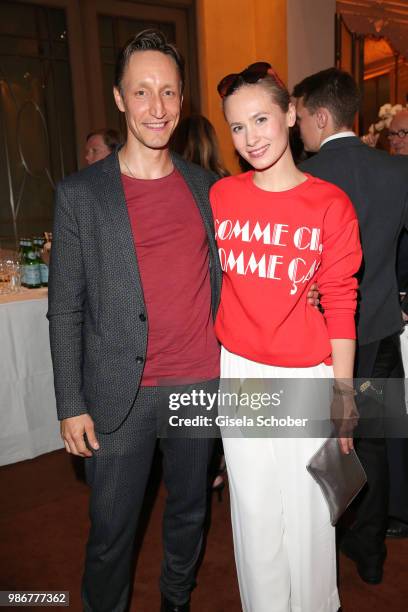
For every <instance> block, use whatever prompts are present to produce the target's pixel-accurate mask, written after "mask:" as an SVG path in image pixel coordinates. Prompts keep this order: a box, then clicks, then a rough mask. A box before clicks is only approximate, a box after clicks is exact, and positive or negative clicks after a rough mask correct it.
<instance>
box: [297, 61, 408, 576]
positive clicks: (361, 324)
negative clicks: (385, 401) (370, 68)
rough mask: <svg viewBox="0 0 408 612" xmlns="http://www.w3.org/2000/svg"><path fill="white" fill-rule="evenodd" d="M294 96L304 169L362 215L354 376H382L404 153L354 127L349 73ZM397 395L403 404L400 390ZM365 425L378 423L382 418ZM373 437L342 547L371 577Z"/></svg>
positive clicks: (362, 442) (374, 546) (389, 334)
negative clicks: (368, 140) (371, 143)
mask: <svg viewBox="0 0 408 612" xmlns="http://www.w3.org/2000/svg"><path fill="white" fill-rule="evenodd" d="M293 95H294V97H295V98H296V110H297V116H298V124H299V128H300V133H301V137H302V140H303V143H304V145H305V149H306V150H307V151H309V152H318V153H317V155H315V156H314V157H311V158H310V159H308V160H307V161H304V162H302V164H301V166H300V167H301V169H302V170H304V171H306V172H309V173H310V174H312V175H315V176H317V177H319V178H322V179H325V180H326V181H329V182H332V183H334V184H335V185H337V186H339V187H340V188H341V189H343V190H344V191H345V192H346V193H347V194H348V196H349V197H350V199H351V201H352V202H353V204H354V206H355V209H356V212H357V216H358V220H359V225H360V232H361V242H362V247H363V266H362V269H361V271H360V303H359V311H358V350H357V357H356V365H355V376H356V377H357V378H363V379H368V380H370V379H372V378H380V379H386V378H388V377H389V376H390V375H391V373H392V372H395V368H396V367H397V366H399V367H400V375H401V354H400V343H399V333H400V331H401V326H402V318H401V310H400V306H399V300H398V286H397V280H396V274H395V257H396V248H397V241H398V236H399V235H400V233H401V229H402V228H403V226H404V224H406V223H407V221H408V215H407V206H408V181H407V177H408V159H405V158H402V157H398V158H397V157H391V156H389V155H388V154H387V153H385V152H383V151H378V150H376V149H373V148H371V147H368V146H366V145H364V144H363V143H362V142H361V141H360V139H359V138H357V136H356V135H355V134H354V133H353V131H352V126H353V122H354V118H355V115H356V112H357V110H358V107H359V101H360V96H359V91H358V88H357V85H356V83H355V82H354V80H353V78H352V77H351V76H350V75H349V74H347V73H345V72H341V71H340V70H337V69H335V68H330V69H328V70H323V71H321V72H319V73H316V74H313V75H311V76H309V77H307V78H306V79H304V80H303V81H302V82H301V83H299V84H298V85H296V86H295V88H294V92H293ZM394 375H395V374H394ZM402 376H403V370H402ZM374 382H375V381H374ZM370 389H371V391H372V390H373V389H372V388H370ZM377 391H378V392H379V393H380V392H381V391H382V389H377ZM374 393H376V392H374ZM398 399H399V400H400V403H401V411H402V410H403V409H404V403H403V393H401V397H400V398H398ZM358 403H359V409H360V413H361V415H362V416H365V415H366V414H367V415H369V414H370V413H372V411H373V410H375V409H376V406H378V402H376V401H374V402H373V401H372V400H370V398H369V397H368V396H364V395H363V394H359V397H358ZM370 425H372V426H373V427H379V426H380V425H381V419H376V420H375V422H373V423H371V424H370ZM370 436H371V437H361V438H360V439H359V440H358V441H357V444H356V450H357V453H358V454H359V457H360V459H361V461H362V463H363V466H364V468H365V470H366V473H367V477H368V486H367V487H366V489H365V491H364V493H363V494H362V496H361V498H360V502H359V504H358V508H357V517H356V521H355V523H354V525H353V526H352V529H351V530H349V531H348V532H347V534H346V536H345V537H344V539H343V542H342V550H343V551H344V552H345V553H346V554H347V555H348V556H349V557H351V558H353V560H355V561H356V563H357V569H358V572H359V574H360V577H361V578H362V579H363V580H364V581H366V582H368V583H373V584H375V583H378V582H380V581H381V580H382V566H383V562H384V559H385V554H386V549H385V544H384V539H385V533H386V528H387V518H388V489H389V478H388V463H387V450H386V441H385V438H384V431H383V429H382V428H381V427H379V431H378V437H375V436H376V430H375V429H374V430H373V431H371V433H370Z"/></svg>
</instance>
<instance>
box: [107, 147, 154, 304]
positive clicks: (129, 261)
mask: <svg viewBox="0 0 408 612" xmlns="http://www.w3.org/2000/svg"><path fill="white" fill-rule="evenodd" d="M102 171H103V173H104V178H105V180H104V181H103V183H102V186H101V187H102V188H101V203H102V205H103V208H104V209H105V212H106V214H107V215H108V216H109V218H110V226H111V228H112V240H114V241H115V243H116V245H117V250H118V253H120V254H121V256H122V258H123V261H124V264H125V266H126V268H127V269H128V272H129V276H130V277H131V279H132V284H133V286H134V287H135V290H136V292H137V295H138V297H139V299H140V300H141V301H142V302H143V304H144V296H143V288H142V283H141V279H140V273H139V265H138V263H137V257H136V252H135V244H134V240H133V233H132V227H131V224H130V219H129V215H128V210H127V205H126V200H125V194H124V191H123V186H122V180H121V175H120V166H119V159H118V149H117V150H116V152H114V153H112V155H109V156H108V157H106V158H105V160H104V164H103V169H102Z"/></svg>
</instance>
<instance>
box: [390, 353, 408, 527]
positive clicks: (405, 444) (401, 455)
mask: <svg viewBox="0 0 408 612" xmlns="http://www.w3.org/2000/svg"><path fill="white" fill-rule="evenodd" d="M391 377H392V378H393V379H394V380H396V379H402V380H403V379H404V377H405V374H404V366H403V364H402V359H401V360H400V361H399V362H398V363H397V365H396V367H395V368H394V370H393V371H392V373H391ZM393 382H394V381H393ZM402 396H403V399H402V404H403V409H404V419H403V421H402V423H401V425H402V427H400V428H399V430H400V431H401V436H404V437H401V438H396V437H395V436H393V437H389V438H387V454H388V465H389V472H390V499H389V506H388V514H389V516H392V517H394V518H397V519H399V520H401V521H404V522H406V523H408V437H407V436H408V427H407V421H408V417H407V414H406V406H405V385H404V384H403V385H402Z"/></svg>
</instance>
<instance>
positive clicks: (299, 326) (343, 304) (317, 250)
mask: <svg viewBox="0 0 408 612" xmlns="http://www.w3.org/2000/svg"><path fill="white" fill-rule="evenodd" d="M218 91H219V93H220V95H221V98H222V102H223V109H224V114H225V118H226V120H227V122H228V125H229V127H230V129H231V133H232V139H233V142H234V146H235V148H236V150H237V151H238V153H239V154H240V155H241V156H242V157H243V158H244V159H245V160H246V161H247V162H249V163H250V164H251V166H252V167H253V170H251V171H249V172H247V173H244V174H241V175H238V176H232V177H227V178H224V179H222V180H220V181H219V182H217V183H216V184H215V185H214V186H213V188H212V191H211V196H210V199H211V205H212V208H213V213H214V219H215V229H216V238H217V244H218V247H219V256H220V260H221V265H222V268H223V271H224V279H223V287H222V294H221V304H220V308H219V311H218V315H217V320H216V333H217V336H218V339H219V340H220V342H221V344H222V347H223V348H222V358H221V377H222V378H223V379H241V381H242V380H245V379H248V378H251V379H270V378H288V377H289V378H297V379H305V378H306V379H310V378H314V379H318V378H325V379H327V378H330V377H333V376H334V378H336V379H342V381H343V383H344V380H348V381H351V380H352V376H353V361H354V350H355V324H354V314H355V307H356V289H357V281H356V279H355V278H354V276H353V275H354V274H355V273H356V272H357V270H358V269H359V266H360V262H361V248H360V243H359V231H358V225H357V218H356V214H355V212H354V209H353V206H352V204H351V202H350V200H349V199H348V198H347V196H346V195H345V194H344V193H343V192H342V191H341V190H340V189H338V188H337V187H335V186H334V185H331V184H330V183H326V182H324V181H321V180H319V179H317V178H314V177H312V176H310V175H305V174H303V173H302V172H300V171H299V170H298V169H297V168H296V166H295V164H294V161H293V158H292V154H291V151H290V147H289V128H290V127H291V126H293V125H294V123H295V121H296V113H295V109H294V107H293V105H292V104H291V103H290V98H289V94H288V92H287V90H286V88H285V87H284V85H283V83H282V82H281V81H280V79H279V77H278V76H277V75H276V73H275V72H274V71H273V69H272V68H271V67H270V65H269V64H266V63H264V62H258V63H257V64H253V65H252V66H250V67H249V68H247V69H246V70H244V71H242V72H241V73H238V74H232V75H228V76H227V77H225V78H224V79H223V80H222V81H221V82H220V84H219V85H218ZM316 281H317V282H318V286H319V290H320V293H321V305H322V307H323V309H324V314H322V313H321V312H320V311H319V310H317V309H316V308H314V307H313V306H311V305H310V304H308V302H307V292H308V290H309V289H310V286H311V284H312V283H313V282H316ZM315 382H316V381H315ZM294 384H295V383H294V382H293V383H292V385H294ZM350 384H351V383H350ZM309 387H310V389H311V388H312V385H309ZM341 392H342V393H344V394H349V396H350V397H351V399H350V400H348V401H351V402H353V398H352V393H353V391H352V387H349V388H348V387H347V386H346V387H344V385H343V386H342V388H341ZM304 399H306V398H304ZM287 412H288V413H290V409H288V410H287ZM264 430H265V428H262V431H261V430H259V432H258V433H252V435H251V437H245V436H240V437H234V434H230V431H229V428H228V427H226V428H225V429H224V431H223V442H224V449H225V456H226V460H227V466H228V473H229V482H230V493H231V514H232V525H233V533H234V548H235V558H236V564H237V571H238V580H239V586H240V593H241V600H242V606H243V610H244V612H336V611H337V610H338V608H339V606H340V603H339V597H338V593H337V587H336V562H335V535H334V528H333V527H332V526H331V524H330V519H329V512H328V508H327V506H326V503H325V501H324V499H323V496H322V494H321V491H320V489H319V487H318V485H317V484H316V483H315V482H314V480H313V479H312V477H311V476H310V474H309V473H308V472H307V470H306V464H307V463H308V461H309V460H310V458H311V456H312V455H313V453H314V452H315V451H316V450H317V448H318V447H319V446H320V445H321V443H322V440H321V439H317V438H312V437H309V438H278V437H272V436H270V435H269V436H268V435H267V434H265V433H264ZM254 436H259V437H254ZM262 436H263V437H262ZM339 444H340V445H341V447H342V450H343V452H348V451H349V449H350V448H352V438H342V439H339Z"/></svg>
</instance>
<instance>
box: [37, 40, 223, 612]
mask: <svg viewBox="0 0 408 612" xmlns="http://www.w3.org/2000/svg"><path fill="white" fill-rule="evenodd" d="M182 91H183V62H182V58H181V56H180V54H179V52H178V51H177V49H176V48H175V47H173V46H172V45H169V44H168V43H167V41H166V40H165V38H164V36H163V35H162V34H161V33H160V32H156V31H154V30H147V31H144V32H141V33H140V34H138V35H137V36H135V37H134V38H133V39H132V40H131V41H130V42H129V43H128V44H127V45H126V47H125V48H124V49H123V50H122V51H121V53H120V55H119V58H118V62H117V66H116V78H115V87H114V96H115V100H116V103H117V106H118V108H119V110H120V111H122V112H123V113H124V116H125V119H126V124H127V141H126V143H125V145H124V146H123V147H122V148H119V149H118V150H117V151H115V152H114V153H112V154H111V155H109V156H108V157H107V158H105V159H104V160H101V161H99V162H97V163H95V164H93V165H92V166H90V167H88V168H86V169H84V170H82V171H81V172H79V173H77V174H75V175H73V176H70V177H68V178H67V179H65V180H64V181H62V183H60V184H59V185H58V189H57V194H56V207H55V222H54V230H53V231H54V233H53V237H54V242H53V251H52V257H51V264H50V280H49V310H48V318H49V322H50V340H51V349H52V358H53V364H54V375H55V391H56V398H57V408H58V417H59V419H60V420H61V432H62V437H63V440H64V443H65V447H66V449H67V451H68V452H69V453H72V454H74V455H80V456H83V457H86V473H87V479H88V482H89V484H90V485H91V500H90V519H91V529H90V534H89V540H88V545H87V551H86V561H85V571H84V577H83V586H82V593H83V604H84V609H85V610H86V611H92V612H121V611H123V610H125V609H126V608H127V606H128V598H129V586H130V581H131V560H132V545H133V540H134V535H135V531H136V526H137V522H138V517H139V512H140V508H141V505H142V501H143V497H144V492H145V487H146V482H147V479H148V476H149V472H150V467H151V461H152V457H153V452H154V449H155V444H156V438H157V431H158V426H159V424H160V421H161V411H163V410H164V411H165V410H166V408H168V406H163V403H164V402H163V397H164V396H163V394H162V393H161V390H162V388H163V386H165V387H168V386H170V387H171V388H172V389H173V390H175V391H177V392H182V391H187V392H188V391H191V390H192V389H194V390H196V391H200V390H201V389H203V390H204V391H205V392H211V393H213V392H216V390H217V386H218V376H219V370H218V368H219V352H218V343H217V340H216V338H215V335H214V331H213V317H214V316H215V313H216V310H217V306H218V301H219V294H220V287H221V269H220V266H219V262H218V256H217V252H216V246H215V242H214V227H213V221H212V216H211V210H210V206H209V201H208V191H209V188H210V186H211V184H212V183H213V182H214V180H215V177H214V176H212V175H211V174H209V173H208V172H206V171H204V170H202V169H201V168H199V167H198V166H195V165H193V164H190V163H186V162H184V161H183V160H182V159H181V158H180V157H178V156H176V155H172V154H171V153H170V152H169V149H168V142H169V139H170V136H171V134H172V133H173V131H174V129H175V127H176V125H177V122H178V120H179V115H180V109H181V103H182ZM175 383H177V384H175ZM211 448H212V441H211V440H210V439H208V438H199V437H198V438H197V437H196V438H192V437H183V438H182V437H177V436H169V437H166V438H162V439H161V450H162V453H163V473H164V481H165V485H166V487H167V490H168V498H167V501H166V508H165V512H164V519H163V540H164V542H163V544H164V560H163V564H162V572H161V578H160V590H161V593H162V607H161V609H162V610H163V611H173V612H187V611H188V610H189V609H190V604H189V601H190V593H191V591H192V589H193V587H194V580H195V570H196V565H197V560H198V558H199V554H200V550H201V544H202V535H203V524H204V518H205V512H206V502H207V492H208V483H207V471H208V463H209V457H210V453H211Z"/></svg>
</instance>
